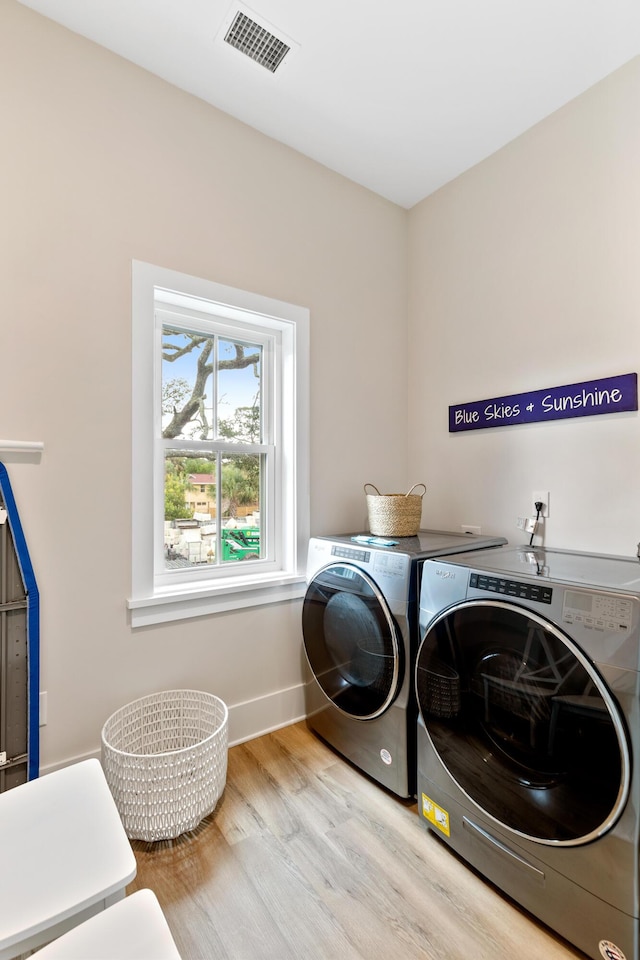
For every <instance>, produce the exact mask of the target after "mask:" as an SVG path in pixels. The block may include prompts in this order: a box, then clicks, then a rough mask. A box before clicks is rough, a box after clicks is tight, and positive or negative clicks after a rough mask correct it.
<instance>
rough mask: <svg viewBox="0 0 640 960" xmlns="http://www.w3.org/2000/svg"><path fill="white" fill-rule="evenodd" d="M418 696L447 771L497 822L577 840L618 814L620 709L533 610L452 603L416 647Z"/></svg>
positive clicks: (625, 758) (623, 777)
mask: <svg viewBox="0 0 640 960" xmlns="http://www.w3.org/2000/svg"><path fill="white" fill-rule="evenodd" d="M416 692H417V697H418V704H419V707H420V713H421V715H422V718H423V720H424V724H425V726H426V729H427V731H428V733H429V737H430V740H431V743H432V744H433V747H434V749H435V751H436V753H437V755H438V756H439V758H440V760H441V761H442V763H443V764H444V766H445V768H446V769H447V770H448V772H449V774H450V775H451V776H452V777H453V779H454V780H455V782H456V783H457V785H458V786H459V787H460V789H461V790H462V791H463V792H464V793H465V794H466V795H467V797H468V798H469V799H470V800H471V801H473V803H475V804H476V805H477V806H478V807H480V808H481V809H482V810H483V811H484V812H485V813H486V814H488V815H489V816H490V817H491V818H493V819H494V820H496V821H498V822H499V823H500V824H501V825H502V826H505V827H507V828H508V829H510V830H513V831H514V832H516V833H518V834H519V835H521V836H524V837H526V838H528V839H530V840H535V841H538V842H541V843H552V844H567V845H575V844H578V843H585V842H587V841H589V840H592V839H594V838H595V837H597V836H600V835H601V834H602V833H604V832H605V831H606V830H607V829H608V828H609V827H610V826H611V825H612V824H613V822H614V821H615V819H616V818H617V816H618V815H619V813H620V811H621V809H622V807H623V805H624V803H625V801H626V797H627V793H628V785H629V775H630V766H629V750H628V745H627V738H626V731H625V728H624V724H623V721H622V718H621V716H620V711H619V709H618V707H617V704H616V703H615V701H614V699H613V697H612V696H611V694H610V692H609V690H608V688H607V686H606V684H605V682H604V680H603V679H602V678H601V676H600V675H599V673H598V672H597V670H596V669H595V667H594V666H593V664H592V663H591V662H590V661H589V660H588V659H587V658H586V656H585V655H584V654H583V653H582V651H581V650H579V649H578V647H577V646H576V645H575V644H574V643H573V642H572V641H571V640H570V639H569V638H568V637H567V636H566V635H565V634H564V633H562V632H561V631H560V630H558V629H557V628H556V627H555V626H554V625H553V624H551V623H549V622H548V621H546V620H544V619H543V618H541V617H538V616H537V615H536V614H535V613H533V612H530V611H527V610H525V609H523V608H521V607H518V606H516V605H514V604H510V603H508V602H502V601H493V600H473V601H465V602H463V603H460V604H458V605H456V606H454V607H451V608H450V609H449V610H448V611H445V612H444V613H443V614H442V615H441V616H440V617H438V618H437V619H436V620H435V621H434V622H433V623H432V624H431V626H430V627H429V629H428V630H427V632H426V635H425V637H424V640H423V642H422V644H421V646H420V649H419V651H418V656H417V662H416Z"/></svg>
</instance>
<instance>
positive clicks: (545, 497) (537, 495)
mask: <svg viewBox="0 0 640 960" xmlns="http://www.w3.org/2000/svg"><path fill="white" fill-rule="evenodd" d="M531 496H532V500H531V506H532V508H533V514H534V516H535V513H536V507H535V505H536V503H537V502H538V501H540V502H541V503H542V504H543V507H542V512H541V514H540V516H541V517H548V516H549V491H548V490H534V491H533V493H532V494H531Z"/></svg>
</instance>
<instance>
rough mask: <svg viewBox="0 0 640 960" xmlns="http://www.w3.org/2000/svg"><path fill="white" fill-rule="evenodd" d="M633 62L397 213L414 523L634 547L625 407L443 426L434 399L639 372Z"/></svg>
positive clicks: (638, 531)
mask: <svg viewBox="0 0 640 960" xmlns="http://www.w3.org/2000/svg"><path fill="white" fill-rule="evenodd" d="M639 117H640V58H636V59H635V60H633V61H631V62H630V63H629V64H627V65H626V66H625V67H623V68H622V69H621V70H619V71H617V72H616V73H614V74H612V75H611V76H610V77H609V78H607V79H606V80H604V81H603V82H602V83H600V84H598V85H597V86H596V87H594V88H592V89H591V90H589V91H587V92H586V93H585V94H584V95H582V96H581V97H579V98H578V99H576V100H574V101H573V102H572V103H570V104H568V105H567V106H566V107H564V108H563V109H561V110H559V111H558V112H557V113H555V114H554V115H552V116H551V117H549V118H548V119H547V120H545V121H543V122H542V123H540V124H538V125H537V126H536V127H534V128H533V129H531V130H529V131H528V132H527V133H525V134H524V135H523V136H521V137H520V138H518V139H517V140H515V141H514V142H512V143H511V144H509V145H508V146H507V147H505V148H504V149H503V150H501V151H500V152H499V153H496V154H495V155H494V156H492V157H490V158H489V159H488V160H486V161H485V162H483V163H481V164H479V165H478V166H476V167H475V168H473V169H472V170H470V171H469V172H468V173H466V174H464V175H463V176H461V177H459V178H458V179H457V180H455V181H454V182H452V183H450V184H449V185H447V186H445V187H443V188H442V189H441V190H440V191H438V192H437V193H436V194H434V195H432V196H431V197H429V198H428V199H426V200H424V201H423V202H422V203H421V204H419V205H418V206H416V207H415V208H414V209H413V210H412V211H411V212H410V217H409V220H410V228H409V251H410V257H409V304H410V305H409V318H410V320H409V342H410V351H409V384H410V403H409V416H410V444H409V473H410V475H411V477H415V478H419V479H420V480H424V481H425V483H426V484H427V486H428V488H429V490H428V494H427V497H426V498H425V518H426V520H427V522H431V523H434V522H437V523H439V524H443V525H444V526H447V527H451V528H454V529H455V528H457V525H458V524H460V523H470V524H471V523H472V524H476V525H480V526H481V527H482V529H483V532H484V531H487V532H493V533H501V534H503V535H504V536H506V537H507V538H508V539H509V540H510V541H511V542H513V543H521V542H523V535H522V533H521V532H520V531H519V530H517V529H516V525H515V522H516V518H517V517H518V516H522V515H524V514H526V513H528V512H530V508H531V494H532V493H533V491H534V490H548V491H549V492H550V508H551V513H550V517H549V520H548V521H547V530H546V542H547V544H548V545H549V546H557V547H567V548H579V549H586V550H595V551H600V552H606V553H620V554H625V555H630V554H635V552H636V545H637V543H638V541H639V540H640V480H639V478H640V423H639V420H638V414H637V413H627V414H617V415H610V416H601V417H590V418H583V419H578V420H561V421H556V422H553V423H546V424H530V425H528V426H520V427H517V426H512V427H502V428H496V429H491V430H479V431H475V432H468V433H460V434H449V433H448V420H447V415H448V406H449V405H450V404H456V403H461V402H465V401H474V400H483V399H488V398H491V397H498V396H501V395H508V394H513V393H519V392H521V391H526V390H536V389H542V388H545V387H552V386H559V385H562V384H569V383H577V382H581V381H586V380H591V379H598V378H601V377H607V376H613V375H616V374H622V373H632V372H635V371H637V370H638V367H639V366H640V314H639V308H640V269H639V262H640V174H639V171H640V124H639V123H638V118H639Z"/></svg>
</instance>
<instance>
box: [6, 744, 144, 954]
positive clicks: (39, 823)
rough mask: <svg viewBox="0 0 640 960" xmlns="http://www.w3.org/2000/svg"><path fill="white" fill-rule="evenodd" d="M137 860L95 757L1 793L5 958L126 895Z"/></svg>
mask: <svg viewBox="0 0 640 960" xmlns="http://www.w3.org/2000/svg"><path fill="white" fill-rule="evenodd" d="M135 875H136V860H135V857H134V855H133V851H132V849H131V845H130V843H129V840H128V839H127V836H126V833H125V832H124V828H123V826H122V823H121V821H120V816H119V814H118V811H117V808H116V805H115V803H114V801H113V797H112V796H111V792H110V790H109V787H108V785H107V781H106V780H105V777H104V774H103V772H102V767H101V766H100V763H99V761H98V760H84V761H82V762H81V763H76V764H73V765H72V766H69V767H64V768H63V769H62V770H58V771H56V772H55V773H50V774H48V775H47V776H44V777H40V778H39V779H36V780H31V781H29V782H28V783H24V784H21V785H20V786H18V787H14V788H13V789H11V790H7V791H5V792H4V793H1V794H0V960H8V958H11V957H15V956H18V955H19V954H21V953H25V952H26V951H28V950H32V949H35V948H36V947H39V946H41V945H42V944H44V943H47V942H48V941H49V940H52V939H54V938H55V937H57V936H60V934H62V933H64V932H65V931H66V930H69V929H70V928H71V927H73V926H75V925H76V924H78V923H81V922H82V921H83V920H86V919H87V918H88V917H90V916H92V915H93V914H95V913H97V912H98V911H100V910H104V909H106V907H108V906H110V905H111V904H113V903H115V902H116V901H118V900H120V899H121V898H122V897H124V894H125V887H126V885H127V884H128V883H130V882H131V880H133V878H134V877H135Z"/></svg>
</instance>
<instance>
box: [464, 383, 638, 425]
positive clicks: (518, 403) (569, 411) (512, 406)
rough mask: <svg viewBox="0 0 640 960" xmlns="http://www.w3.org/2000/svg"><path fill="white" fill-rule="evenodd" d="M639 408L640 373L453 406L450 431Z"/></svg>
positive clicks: (592, 415)
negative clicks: (639, 387) (639, 379)
mask: <svg viewBox="0 0 640 960" xmlns="http://www.w3.org/2000/svg"><path fill="white" fill-rule="evenodd" d="M637 409H638V374H637V373H625V374H622V375H621V376H618V377H605V378H604V379H602V380H587V381H585V382H584V383H570V384H567V385H565V386H563V387H549V388H547V389H545V390H532V391H530V392H529V393H514V394H511V395H510V396H508V397H494V398H493V399H492V400H475V401H473V402H472V403H458V404H455V405H454V406H452V407H449V433H458V432H460V431H462V430H486V429H487V428H488V427H509V426H512V425H514V424H518V423H541V422H544V421H546V420H565V419H567V418H569V417H595V416H598V415H599V414H602V413H623V412H625V413H626V412H628V411H630V410H637Z"/></svg>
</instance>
